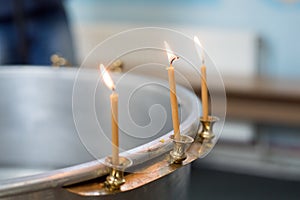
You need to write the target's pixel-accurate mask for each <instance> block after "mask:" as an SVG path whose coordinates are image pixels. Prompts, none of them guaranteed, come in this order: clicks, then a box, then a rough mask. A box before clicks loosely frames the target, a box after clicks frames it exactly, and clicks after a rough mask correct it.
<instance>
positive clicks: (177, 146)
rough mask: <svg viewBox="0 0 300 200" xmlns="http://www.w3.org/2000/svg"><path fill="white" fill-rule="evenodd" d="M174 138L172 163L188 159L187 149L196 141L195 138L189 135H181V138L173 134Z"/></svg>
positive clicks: (172, 137)
mask: <svg viewBox="0 0 300 200" xmlns="http://www.w3.org/2000/svg"><path fill="white" fill-rule="evenodd" d="M171 139H172V140H173V143H174V147H173V150H172V151H171V152H170V156H171V163H175V164H181V163H182V162H183V161H184V160H185V159H186V157H187V156H186V150H187V148H188V147H189V146H190V145H191V144H192V143H193V142H194V139H193V138H192V137H190V136H188V135H180V138H179V140H176V139H175V138H174V135H172V136H171Z"/></svg>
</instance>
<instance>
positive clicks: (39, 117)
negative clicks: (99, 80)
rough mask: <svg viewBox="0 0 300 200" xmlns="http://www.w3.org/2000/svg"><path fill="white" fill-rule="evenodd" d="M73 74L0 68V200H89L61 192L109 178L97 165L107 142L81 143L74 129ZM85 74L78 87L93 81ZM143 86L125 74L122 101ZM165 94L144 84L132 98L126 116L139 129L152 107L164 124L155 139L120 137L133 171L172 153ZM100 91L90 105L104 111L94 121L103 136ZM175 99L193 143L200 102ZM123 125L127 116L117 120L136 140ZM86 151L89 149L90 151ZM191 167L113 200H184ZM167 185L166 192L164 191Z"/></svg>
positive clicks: (182, 92)
mask: <svg viewBox="0 0 300 200" xmlns="http://www.w3.org/2000/svg"><path fill="white" fill-rule="evenodd" d="M76 72H77V69H65V68H59V69H57V68H55V69H54V68H47V67H46V68H40V67H36V68H31V67H25V68H20V67H4V68H1V69H0V92H1V95H2V96H1V99H0V109H1V116H0V117H1V118H0V137H1V139H0V147H1V151H0V168H1V169H0V198H3V199H93V198H94V197H89V196H80V195H78V194H74V193H71V192H69V191H68V190H66V189H65V188H64V187H65V186H70V185H72V184H75V183H81V182H83V181H87V180H91V179H94V178H97V177H101V176H103V175H107V174H108V169H107V167H106V166H105V165H104V164H103V163H102V162H100V161H101V158H105V157H106V156H108V155H109V154H110V143H109V141H108V140H106V139H102V140H101V139H100V140H98V138H91V139H90V140H91V141H87V139H84V138H83V137H82V133H80V134H78V130H79V131H80V129H79V128H78V127H76V126H75V123H74V119H73V115H74V112H72V102H73V108H74V99H72V95H73V93H72V92H73V89H74V88H73V86H74V80H75V78H76V75H77V74H76ZM83 73H85V77H88V78H87V79H85V80H84V84H87V87H88V86H89V77H93V76H95V74H97V71H94V70H88V71H87V72H83ZM120 77H122V76H121V75H118V74H116V75H114V76H113V78H114V79H120ZM147 79H148V80H149V78H145V77H138V76H134V75H127V76H126V77H125V78H123V84H122V85H121V86H120V96H126V95H128V94H127V93H128V92H129V91H130V89H132V88H134V87H136V85H139V84H140V83H142V82H143V81H144V80H147ZM79 81H81V80H79ZM155 82H156V83H157V82H158V83H159V84H161V85H167V83H166V82H164V81H160V80H155ZM166 88H167V87H165V88H164V87H158V85H157V84H156V85H155V84H154V85H147V86H146V87H143V88H142V90H141V92H140V93H138V94H137V95H136V96H135V104H134V107H133V109H132V112H131V113H130V114H131V117H132V118H133V119H135V120H136V121H137V122H138V123H140V124H145V123H146V124H147V122H148V121H149V115H148V113H147V112H145V109H147V110H146V111H148V110H149V108H150V107H151V106H152V105H154V104H159V105H162V106H163V107H164V108H165V110H166V112H167V118H166V123H165V124H164V126H163V127H162V129H161V130H160V131H159V133H158V134H155V135H153V136H151V137H144V138H136V137H133V136H132V135H126V134H124V133H122V131H121V134H120V138H121V143H122V144H123V146H121V147H122V149H124V151H123V153H122V155H123V156H126V157H129V158H130V159H131V160H132V161H133V167H134V166H136V167H138V166H139V165H141V164H143V163H146V162H147V161H150V160H152V159H155V158H158V157H160V156H163V155H164V154H168V152H169V151H170V150H171V149H172V141H171V139H170V135H171V134H172V132H171V130H172V123H171V118H170V115H169V112H170V108H168V105H169V96H168V93H167V92H166V91H167V89H166ZM99 90H100V93H98V94H96V97H95V98H96V99H97V98H98V99H101V102H100V103H99V104H100V105H99V106H98V107H97V106H96V108H97V109H99V110H101V109H102V112H101V113H96V115H97V117H98V118H99V121H101V122H102V124H101V125H102V126H104V127H103V130H104V132H107V130H108V129H107V126H109V125H110V124H109V121H108V119H106V118H105V117H104V116H105V115H107V114H108V113H109V112H108V111H109V109H108V107H107V105H106V104H107V103H108V101H109V98H106V97H104V95H105V96H107V97H108V95H109V92H104V91H105V90H104V89H101V88H100V89H99ZM79 96H80V95H79ZM178 96H179V99H180V108H181V129H182V133H183V134H187V135H190V136H192V137H194V136H195V135H196V133H197V129H198V126H199V121H198V117H199V101H198V99H197V97H196V96H195V95H194V94H193V93H191V92H189V91H188V90H186V89H184V88H182V87H178ZM80 98H81V99H80V100H79V101H78V102H86V101H85V98H86V96H84V95H82V96H80ZM75 101H76V100H75ZM148 104H149V105H148ZM77 106H78V105H77ZM77 108H78V107H77ZM84 108H85V105H79V110H80V116H81V117H82V120H83V122H84V123H83V124H84V125H85V126H86V127H84V128H88V129H89V130H90V131H91V132H97V129H94V126H93V125H92V124H91V121H92V120H91V119H90V118H89V116H91V113H89V111H86V110H84ZM73 111H74V110H73ZM77 111H78V110H77ZM103 113H104V114H103ZM158 113H159V112H158ZM77 114H78V113H77ZM93 114H94V113H93ZM150 114H152V115H153V116H151V117H152V118H153V119H155V118H159V116H156V115H157V113H156V114H155V113H154V114H153V113H150ZM75 115H76V113H75ZM129 120H131V119H128V118H127V117H126V116H122V115H121V116H120V121H122V123H123V125H124V126H125V129H126V130H127V131H128V130H129V132H131V133H133V134H135V135H134V136H136V135H138V134H139V132H138V131H137V130H136V129H133V128H132V126H130V123H132V122H131V121H129ZM153 123H154V126H155V123H159V122H156V121H155V120H154V122H153ZM149 131H150V130H149ZM86 134H89V133H86ZM149 134H151V133H149ZM101 136H103V135H101V134H99V135H97V137H101ZM83 140H84V141H83ZM94 142H96V144H99V145H96V147H95V149H93V147H94V146H93V144H94ZM83 144H85V145H83ZM87 144H92V145H91V146H92V147H90V146H89V145H87ZM98 149H99V150H100V152H99V153H100V154H101V155H97V156H95V155H93V152H94V151H97V150H98ZM95 157H97V158H98V159H100V161H98V160H96V158H95ZM193 159H195V158H193ZM189 168H190V167H189V165H188V164H187V165H186V166H185V167H182V168H181V167H180V168H178V170H174V172H172V173H171V174H169V175H167V174H165V175H167V176H165V177H164V178H163V179H164V180H162V179H160V180H156V179H155V177H152V178H151V181H148V182H145V183H147V184H145V185H143V184H142V185H140V186H139V187H137V189H134V190H131V191H128V192H126V193H122V194H118V195H114V196H113V197H114V198H116V199H118V198H119V199H120V198H124V197H128V198H129V196H130V199H140V198H142V197H144V199H150V197H151V198H153V197H157V198H158V197H166V198H167V197H168V198H172V197H171V196H172V195H174V199H175V197H176V198H177V199H184V194H185V192H186V189H185V188H186V187H184V185H185V184H186V183H187V181H188V179H189ZM150 175H151V173H150ZM153 181H154V182H153ZM168 182H169V183H168ZM166 183H168V184H166ZM166 185H168V186H167V187H166ZM179 188H180V191H179ZM149 191H151V194H149ZM171 194H172V195H171ZM170 195H171V196H170ZM107 198H110V197H109V196H108V197H107Z"/></svg>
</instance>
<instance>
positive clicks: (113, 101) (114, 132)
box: [99, 64, 119, 165]
mask: <svg viewBox="0 0 300 200" xmlns="http://www.w3.org/2000/svg"><path fill="white" fill-rule="evenodd" d="M99 68H100V71H101V75H102V79H103V81H104V83H105V84H106V86H107V87H108V88H109V89H111V90H112V94H111V95H110V112H111V137H112V139H111V141H112V164H113V165H119V126H118V99H119V96H118V94H117V93H116V91H115V84H114V82H113V80H112V79H111V77H110V75H109V73H108V72H107V70H106V69H105V67H104V65H102V64H100V67H99Z"/></svg>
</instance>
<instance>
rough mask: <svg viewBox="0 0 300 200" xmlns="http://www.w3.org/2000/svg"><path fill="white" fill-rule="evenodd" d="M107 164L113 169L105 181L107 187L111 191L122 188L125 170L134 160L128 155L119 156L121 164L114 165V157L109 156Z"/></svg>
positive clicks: (106, 160)
mask: <svg viewBox="0 0 300 200" xmlns="http://www.w3.org/2000/svg"><path fill="white" fill-rule="evenodd" d="M105 165H106V166H108V167H110V169H111V171H110V174H109V175H108V176H107V177H106V181H105V183H104V185H105V187H106V189H107V190H109V191H115V190H120V187H121V185H123V184H124V183H125V177H124V171H125V169H126V168H128V167H130V166H131V165H132V161H131V160H130V159H129V158H126V157H119V165H113V164H112V158H111V157H107V158H106V159H105Z"/></svg>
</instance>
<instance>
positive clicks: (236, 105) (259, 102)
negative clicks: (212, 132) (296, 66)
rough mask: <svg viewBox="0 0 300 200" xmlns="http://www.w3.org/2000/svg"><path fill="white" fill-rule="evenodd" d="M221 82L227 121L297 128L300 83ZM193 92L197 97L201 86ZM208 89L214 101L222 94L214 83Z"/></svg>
mask: <svg viewBox="0 0 300 200" xmlns="http://www.w3.org/2000/svg"><path fill="white" fill-rule="evenodd" d="M222 78H223V81H224V85H225V89H226V96H227V116H226V117H227V119H230V120H241V121H245V120H246V121H251V122H254V123H258V124H260V123H261V124H278V125H287V126H300V80H295V79H294V80H292V79H290V80H288V79H275V78H269V77H235V76H232V77H230V76H225V77H222ZM211 79H212V80H213V78H211ZM194 85H195V84H194ZM194 89H195V91H196V92H197V93H198V94H200V85H197V86H195V87H194ZM210 89H211V90H212V92H213V93H214V98H218V94H220V95H221V94H222V92H218V91H221V90H220V88H218V86H216V85H214V84H213V83H212V84H211V87H210ZM215 96H216V97H215Z"/></svg>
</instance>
